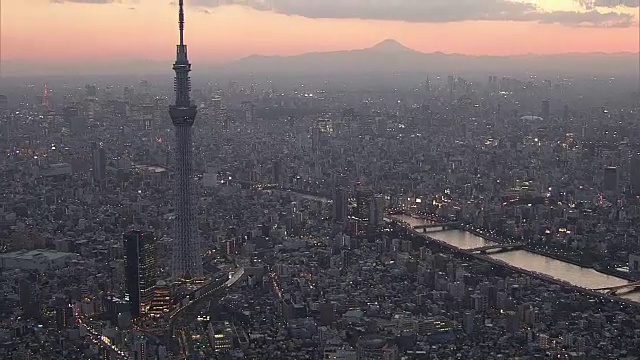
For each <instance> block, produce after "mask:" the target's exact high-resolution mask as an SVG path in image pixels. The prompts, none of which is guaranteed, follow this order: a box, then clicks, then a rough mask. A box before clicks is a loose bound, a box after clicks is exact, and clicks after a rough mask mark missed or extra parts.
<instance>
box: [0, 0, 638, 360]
mask: <svg viewBox="0 0 640 360" xmlns="http://www.w3.org/2000/svg"><path fill="white" fill-rule="evenodd" d="M176 5H178V4H176ZM176 7H177V8H179V16H178V23H179V34H180V40H179V45H178V46H177V52H176V60H175V63H174V64H173V71H174V73H175V79H174V82H173V83H171V78H170V77H169V76H167V77H166V78H160V77H150V78H145V79H142V78H128V79H117V78H115V77H114V78H108V77H102V78H97V77H96V78H90V79H89V78H83V79H80V80H78V79H75V78H51V79H48V80H46V81H43V80H42V79H37V80H34V79H29V80H24V79H20V80H17V78H16V79H13V80H12V81H7V82H6V83H4V84H3V85H0V93H2V94H4V95H0V149H2V152H3V155H4V156H2V160H1V162H0V166H1V167H2V173H1V175H0V176H1V177H0V181H1V185H2V186H1V187H0V358H2V359H12V360H32V359H91V360H93V359H96V360H97V359H105V360H106V359H109V360H112V359H131V360H143V359H154V360H156V359H157V360H168V359H336V360H338V359H343V360H351V359H353V360H369V359H384V360H400V359H407V360H411V359H584V360H587V359H629V360H631V359H640V315H639V314H640V312H639V311H638V309H639V306H640V222H639V221H638V220H639V219H640V141H639V140H638V139H640V84H639V82H638V78H637V77H636V78H617V77H607V76H591V77H573V76H564V75H557V74H556V75H553V76H551V75H549V76H547V75H546V74H545V75H544V76H542V75H540V76H539V75H535V74H532V73H529V74H521V75H520V76H512V75H509V76H502V75H499V72H495V73H492V74H484V73H478V74H476V75H469V76H466V75H465V76H464V77H463V76H460V75H457V74H435V73H429V72H428V71H426V72H425V73H424V74H420V75H419V76H416V75H415V74H414V75H411V74H402V73H394V74H392V75H389V74H379V75H376V76H371V77H367V78H358V77H356V76H353V77H338V76H336V77H323V78H320V77H309V78H298V77H296V76H293V75H291V76H280V77H267V76H264V77H263V76H259V75H245V76H242V77H237V78H224V74H219V78H217V79H209V78H208V77H205V76H200V75H198V73H197V71H194V72H193V73H192V74H191V73H190V71H191V64H190V60H189V58H188V55H187V46H186V45H185V44H186V42H187V41H188V38H187V39H185V38H184V34H183V30H184V26H185V19H184V13H183V1H182V0H180V1H179V6H176ZM187 25H188V23H187ZM373 49H374V51H381V49H383V50H384V53H385V55H386V56H393V54H394V52H395V51H399V52H404V51H406V49H405V48H404V47H403V46H402V45H401V44H399V43H397V42H395V41H394V40H386V41H384V42H382V43H381V44H379V45H376V47H374V48H373ZM169 67H170V65H167V68H168V69H169ZM190 77H191V78H190ZM192 82H193V84H192ZM192 88H193V89H192ZM5 154H6V155H5Z"/></svg>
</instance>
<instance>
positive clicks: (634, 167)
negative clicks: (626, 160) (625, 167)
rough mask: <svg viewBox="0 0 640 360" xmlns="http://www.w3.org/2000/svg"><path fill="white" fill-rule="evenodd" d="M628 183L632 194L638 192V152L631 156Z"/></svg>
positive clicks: (639, 190) (639, 163) (639, 186)
mask: <svg viewBox="0 0 640 360" xmlns="http://www.w3.org/2000/svg"><path fill="white" fill-rule="evenodd" d="M629 183H630V185H631V190H632V191H633V193H634V194H640V154H636V155H634V156H633V157H632V158H631V161H630V164H629Z"/></svg>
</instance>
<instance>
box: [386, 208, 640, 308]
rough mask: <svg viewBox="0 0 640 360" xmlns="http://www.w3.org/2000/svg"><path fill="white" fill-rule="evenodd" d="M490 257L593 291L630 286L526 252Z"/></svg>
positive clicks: (441, 235)
mask: <svg viewBox="0 0 640 360" xmlns="http://www.w3.org/2000/svg"><path fill="white" fill-rule="evenodd" d="M393 218H395V219H397V220H401V221H404V222H406V223H408V224H409V225H411V226H418V225H424V224H430V222H429V221H428V220H423V219H416V218H413V217H410V216H406V215H396V216H393ZM425 235H429V236H430V237H432V238H434V239H437V240H440V241H442V242H446V243H447V244H450V245H453V246H455V247H458V248H460V249H473V248H478V247H482V246H487V245H491V244H494V243H493V242H491V241H488V240H485V239H483V238H481V237H479V236H476V235H473V234H471V233H469V232H467V231H460V230H447V231H438V232H429V233H427V234H425ZM490 256H491V257H492V258H494V259H498V260H502V261H504V262H506V263H508V264H511V265H513V266H516V267H519V268H521V269H525V270H528V271H534V272H539V273H542V274H546V275H549V276H552V277H554V278H556V279H560V280H563V281H566V282H569V283H571V284H574V285H577V286H581V287H585V288H590V289H596V288H601V287H607V286H616V285H622V284H626V283H628V281H627V280H624V279H621V278H617V277H615V276H610V275H606V274H603V273H600V272H598V271H596V270H593V269H589V268H583V267H580V266H577V265H573V264H570V263H566V262H564V261H560V260H556V259H552V258H549V257H546V256H542V255H538V254H535V253H532V252H529V251H526V250H514V251H508V252H503V253H499V254H493V255H490ZM621 297H623V298H626V299H629V300H633V301H637V302H640V293H638V292H636V293H632V294H628V295H624V294H621Z"/></svg>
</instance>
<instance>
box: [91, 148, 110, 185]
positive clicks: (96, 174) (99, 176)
mask: <svg viewBox="0 0 640 360" xmlns="http://www.w3.org/2000/svg"><path fill="white" fill-rule="evenodd" d="M91 158H92V162H93V167H92V169H93V170H92V171H93V181H94V183H95V184H96V185H97V186H100V187H103V186H104V183H105V180H106V177H107V175H106V173H107V157H106V155H105V152H104V148H103V147H102V146H99V145H98V144H97V143H95V142H94V143H93V144H92V145H91Z"/></svg>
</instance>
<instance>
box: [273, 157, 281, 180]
mask: <svg viewBox="0 0 640 360" xmlns="http://www.w3.org/2000/svg"><path fill="white" fill-rule="evenodd" d="M282 175H283V171H282V161H280V159H278V160H274V161H273V182H274V183H275V184H277V185H279V186H280V185H282V182H283V181H282V180H283V176H282Z"/></svg>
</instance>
